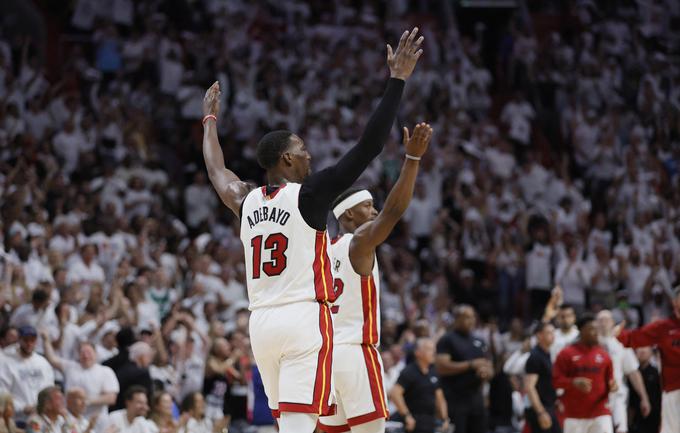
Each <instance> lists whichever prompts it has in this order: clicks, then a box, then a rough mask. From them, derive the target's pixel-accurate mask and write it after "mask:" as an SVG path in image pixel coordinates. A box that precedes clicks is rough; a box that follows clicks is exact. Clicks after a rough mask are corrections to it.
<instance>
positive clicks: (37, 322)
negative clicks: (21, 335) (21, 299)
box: [10, 289, 56, 328]
mask: <svg viewBox="0 0 680 433" xmlns="http://www.w3.org/2000/svg"><path fill="white" fill-rule="evenodd" d="M49 306H50V295H49V293H47V292H46V291H45V290H42V289H36V290H35V291H34V292H33V294H32V295H31V303H30V304H24V305H21V306H20V307H18V308H17V309H16V310H15V311H14V314H12V318H11V320H10V323H11V324H12V326H15V327H17V328H19V327H22V326H32V327H34V328H42V327H43V326H49V325H52V324H55V323H56V320H54V319H56V318H55V317H54V311H53V310H52V309H51V308H49Z"/></svg>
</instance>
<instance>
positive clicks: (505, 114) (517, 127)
mask: <svg viewBox="0 0 680 433" xmlns="http://www.w3.org/2000/svg"><path fill="white" fill-rule="evenodd" d="M535 116H536V113H535V112H534V109H533V107H532V106H531V104H529V102H528V101H527V100H526V99H525V98H524V97H523V96H522V94H521V93H520V92H516V93H515V95H514V98H513V99H512V100H511V101H510V102H508V103H507V104H505V107H503V111H502V112H501V121H503V123H505V124H506V125H507V126H508V136H509V137H510V139H511V140H512V141H513V142H515V143H516V144H519V145H520V146H528V145H529V141H530V140H531V121H532V119H533V118H534V117H535Z"/></svg>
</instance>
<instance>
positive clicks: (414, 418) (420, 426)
mask: <svg viewBox="0 0 680 433" xmlns="http://www.w3.org/2000/svg"><path fill="white" fill-rule="evenodd" d="M415 357H416V360H415V362H412V363H410V364H409V365H407V366H406V368H404V370H402V372H401V374H400V375H399V379H398V380H397V384H396V385H394V388H392V391H391V392H390V398H391V399H392V401H393V402H394V404H395V405H396V406H397V410H398V411H399V414H401V416H402V417H403V418H404V423H405V424H406V431H407V432H413V433H432V432H434V429H435V428H436V421H435V412H437V413H438V414H439V416H440V418H441V419H442V420H443V426H442V431H447V430H448V428H449V417H448V408H447V407H446V400H445V399H444V393H443V392H442V389H441V387H440V386H439V378H438V377H437V374H436V373H435V371H434V365H433V363H434V342H433V341H432V340H430V339H429V338H419V339H418V340H417V341H416V348H415Z"/></svg>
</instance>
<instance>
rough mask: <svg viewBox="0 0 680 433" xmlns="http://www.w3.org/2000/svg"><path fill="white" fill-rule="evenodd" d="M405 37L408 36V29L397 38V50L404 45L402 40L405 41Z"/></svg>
mask: <svg viewBox="0 0 680 433" xmlns="http://www.w3.org/2000/svg"><path fill="white" fill-rule="evenodd" d="M407 37H408V30H406V31H404V33H402V34H401V38H399V45H397V51H399V48H403V47H404V42H405V41H406V38H407Z"/></svg>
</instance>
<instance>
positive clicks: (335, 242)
mask: <svg viewBox="0 0 680 433" xmlns="http://www.w3.org/2000/svg"><path fill="white" fill-rule="evenodd" d="M353 237H354V235H353V234H352V233H342V234H339V235H337V236H335V237H334V238H333V239H331V248H346V247H347V246H348V245H349V243H350V242H351V241H352V238H353Z"/></svg>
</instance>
